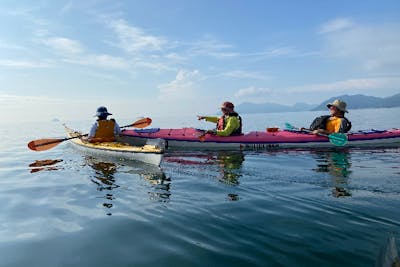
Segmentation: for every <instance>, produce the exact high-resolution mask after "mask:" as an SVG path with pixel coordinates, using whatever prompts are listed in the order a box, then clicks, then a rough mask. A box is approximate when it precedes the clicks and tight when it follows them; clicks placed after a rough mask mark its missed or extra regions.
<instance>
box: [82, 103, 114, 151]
mask: <svg viewBox="0 0 400 267" xmlns="http://www.w3.org/2000/svg"><path fill="white" fill-rule="evenodd" d="M108 115H112V114H111V113H108V111H107V108H106V107H99V108H98V109H97V111H96V115H95V116H97V121H96V122H95V123H94V124H93V125H92V127H91V128H90V132H89V136H88V141H89V142H91V143H95V142H113V141H115V136H116V135H118V134H120V133H121V129H120V128H119V125H118V123H117V122H116V121H115V120H114V119H109V120H107V116H108Z"/></svg>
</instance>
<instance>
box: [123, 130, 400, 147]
mask: <svg viewBox="0 0 400 267" xmlns="http://www.w3.org/2000/svg"><path fill="white" fill-rule="evenodd" d="M203 133H204V131H202V130H199V129H195V128H180V129H159V128H153V129H140V130H138V129H136V130H134V129H129V130H125V131H123V133H122V136H121V139H122V141H124V142H128V143H135V144H138V145H140V144H142V143H143V144H144V143H145V142H146V141H147V140H148V139H163V140H165V142H166V147H167V148H207V149H246V148H248V149H257V148H281V147H282V148H288V147H333V146H335V145H334V144H332V143H331V142H330V140H329V138H328V137H326V136H316V135H313V134H310V133H305V132H300V131H292V130H290V131H289V130H277V131H275V132H267V131H253V132H249V133H246V134H243V135H236V136H227V137H222V136H215V135H211V134H206V135H204V134H203ZM346 135H347V140H346V144H345V145H344V146H346V147H349V146H350V147H397V146H400V129H390V130H383V131H380V130H369V131H360V132H353V133H348V134H346Z"/></svg>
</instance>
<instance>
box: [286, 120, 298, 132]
mask: <svg viewBox="0 0 400 267" xmlns="http://www.w3.org/2000/svg"><path fill="white" fill-rule="evenodd" d="M285 128H286V129H287V130H294V129H296V127H294V126H293V125H291V124H290V123H288V122H285Z"/></svg>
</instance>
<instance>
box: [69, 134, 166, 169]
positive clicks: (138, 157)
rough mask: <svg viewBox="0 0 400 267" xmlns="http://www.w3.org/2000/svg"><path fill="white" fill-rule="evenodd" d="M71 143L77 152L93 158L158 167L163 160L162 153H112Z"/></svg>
mask: <svg viewBox="0 0 400 267" xmlns="http://www.w3.org/2000/svg"><path fill="white" fill-rule="evenodd" d="M71 143H72V144H73V145H74V147H75V148H77V149H78V150H80V151H82V152H84V153H86V154H90V155H93V156H101V157H112V158H117V159H124V160H134V161H140V162H144V163H148V164H153V165H156V166H160V164H161V160H162V158H163V154H162V153H149V152H146V153H143V152H132V151H112V150H104V149H99V148H91V147H87V146H84V145H80V144H78V143H76V142H73V140H71Z"/></svg>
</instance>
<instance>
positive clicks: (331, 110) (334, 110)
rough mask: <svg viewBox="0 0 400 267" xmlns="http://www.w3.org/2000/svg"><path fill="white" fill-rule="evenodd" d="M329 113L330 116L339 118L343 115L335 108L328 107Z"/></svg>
mask: <svg viewBox="0 0 400 267" xmlns="http://www.w3.org/2000/svg"><path fill="white" fill-rule="evenodd" d="M329 111H330V113H331V115H332V116H340V115H343V112H342V111H340V110H339V109H338V108H337V107H335V106H330V107H329Z"/></svg>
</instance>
